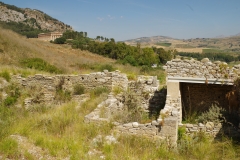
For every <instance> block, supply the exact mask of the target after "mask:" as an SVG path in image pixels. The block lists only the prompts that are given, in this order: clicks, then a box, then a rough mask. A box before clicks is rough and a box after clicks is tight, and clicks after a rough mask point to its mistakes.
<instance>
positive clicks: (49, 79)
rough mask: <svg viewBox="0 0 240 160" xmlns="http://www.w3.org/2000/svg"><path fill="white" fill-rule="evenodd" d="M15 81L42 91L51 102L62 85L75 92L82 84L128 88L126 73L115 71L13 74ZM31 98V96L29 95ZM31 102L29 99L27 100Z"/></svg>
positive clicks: (110, 88) (45, 100) (86, 87)
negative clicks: (79, 73) (52, 74)
mask: <svg viewBox="0 0 240 160" xmlns="http://www.w3.org/2000/svg"><path fill="white" fill-rule="evenodd" d="M12 79H13V81H15V82H17V83H18V84H19V85H21V86H23V87H25V88H26V89H32V90H34V92H36V91H37V92H39V93H40V92H41V93H42V95H43V96H42V100H41V101H42V102H45V103H51V102H52V101H53V100H54V96H55V94H56V88H57V86H59V85H61V87H62V89H63V90H65V91H70V92H73V89H74V86H75V85H78V84H79V85H82V86H84V88H85V89H86V90H91V89H94V88H96V87H106V88H108V89H109V90H112V89H113V88H114V87H120V88H122V89H123V90H126V89H127V85H128V79H127V76H126V75H125V74H122V73H120V72H118V71H115V72H108V71H105V72H96V73H91V74H82V75H57V76H46V75H41V74H37V75H34V76H30V77H27V78H23V77H21V76H13V77H12ZM29 98H31V97H29ZM27 101H28V102H29V100H27Z"/></svg>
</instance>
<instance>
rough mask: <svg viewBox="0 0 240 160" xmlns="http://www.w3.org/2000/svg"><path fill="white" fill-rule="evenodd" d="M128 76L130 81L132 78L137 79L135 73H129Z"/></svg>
mask: <svg viewBox="0 0 240 160" xmlns="http://www.w3.org/2000/svg"><path fill="white" fill-rule="evenodd" d="M127 78H128V80H129V81H131V80H136V79H137V77H136V75H135V74H133V73H130V74H128V75H127Z"/></svg>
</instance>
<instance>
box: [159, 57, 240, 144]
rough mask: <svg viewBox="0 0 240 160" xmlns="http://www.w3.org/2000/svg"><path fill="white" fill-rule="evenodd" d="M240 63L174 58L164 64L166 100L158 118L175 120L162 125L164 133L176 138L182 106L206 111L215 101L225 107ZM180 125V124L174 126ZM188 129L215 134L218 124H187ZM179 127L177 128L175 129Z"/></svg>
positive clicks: (180, 121)
mask: <svg viewBox="0 0 240 160" xmlns="http://www.w3.org/2000/svg"><path fill="white" fill-rule="evenodd" d="M239 67H240V66H239V65H236V66H234V67H232V68H230V67H228V65H227V64H226V63H223V62H220V61H216V62H211V61H209V59H208V58H204V59H202V61H196V60H194V59H191V60H181V59H173V60H171V61H168V62H167V63H166V65H165V66H164V69H165V70H166V71H167V80H166V82H167V99H166V104H165V107H164V108H163V109H162V110H161V112H160V116H159V119H158V121H164V123H165V124H166V123H168V121H172V123H171V124H172V125H171V127H170V126H168V125H163V126H162V132H163V131H166V132H167V134H165V135H162V136H167V135H169V134H168V133H172V137H170V139H171V140H172V141H176V140H177V136H176V135H177V127H178V126H182V116H183V113H184V110H183V109H186V108H191V107H192V108H195V109H196V108H197V109H198V110H200V111H205V110H207V109H208V108H209V107H210V106H211V105H212V104H218V105H220V106H226V105H227V102H226V100H225V94H226V93H227V92H229V91H230V90H231V89H232V87H233V81H234V80H235V79H236V78H237V77H238V76H239V74H240V68H239ZM175 124H177V125H175ZM184 126H185V127H186V131H187V132H188V133H189V132H196V131H206V132H209V133H211V134H212V135H216V132H218V131H219V126H212V127H211V130H210V129H208V128H210V127H209V125H207V126H205V125H204V124H198V125H191V124H188V125H184ZM174 127H176V128H174Z"/></svg>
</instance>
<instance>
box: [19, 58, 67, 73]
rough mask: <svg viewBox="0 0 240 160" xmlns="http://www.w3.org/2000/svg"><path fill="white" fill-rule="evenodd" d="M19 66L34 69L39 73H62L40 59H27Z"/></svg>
mask: <svg viewBox="0 0 240 160" xmlns="http://www.w3.org/2000/svg"><path fill="white" fill-rule="evenodd" d="M21 64H22V65H23V66H25V67H27V68H31V69H36V70H39V71H46V72H50V73H56V74H61V73H63V71H61V70H60V69H58V68H57V67H55V66H53V65H51V64H49V63H47V62H46V61H44V60H43V59H41V58H28V59H24V60H22V61H21Z"/></svg>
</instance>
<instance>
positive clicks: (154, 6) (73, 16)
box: [0, 0, 240, 41]
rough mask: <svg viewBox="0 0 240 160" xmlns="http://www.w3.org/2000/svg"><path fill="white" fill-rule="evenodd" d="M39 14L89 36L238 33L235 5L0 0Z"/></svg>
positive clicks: (237, 1)
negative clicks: (35, 10) (39, 12)
mask: <svg viewBox="0 0 240 160" xmlns="http://www.w3.org/2000/svg"><path fill="white" fill-rule="evenodd" d="M0 1H2V2H4V3H7V4H11V5H15V6H17V7H21V8H31V9H39V10H41V11H43V12H45V13H47V14H48V15H50V16H52V17H53V18H56V19H58V20H60V21H62V22H64V23H66V24H69V25H71V26H72V27H73V28H74V29H75V30H76V31H84V32H88V36H89V37H91V38H95V37H96V36H98V35H99V36H104V37H107V38H114V39H115V40H117V41H121V40H127V39H134V38H139V37H150V36H169V37H173V38H179V39H189V38H212V37H216V36H220V35H224V36H230V35H235V34H238V33H240V0H0Z"/></svg>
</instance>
